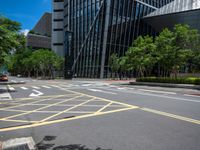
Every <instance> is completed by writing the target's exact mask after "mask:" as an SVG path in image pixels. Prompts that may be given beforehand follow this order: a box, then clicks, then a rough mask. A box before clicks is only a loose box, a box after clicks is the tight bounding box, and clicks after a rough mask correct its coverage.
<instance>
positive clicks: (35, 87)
mask: <svg viewBox="0 0 200 150" xmlns="http://www.w3.org/2000/svg"><path fill="white" fill-rule="evenodd" d="M32 88H34V89H37V90H39V89H41V88H40V87H37V86H32Z"/></svg>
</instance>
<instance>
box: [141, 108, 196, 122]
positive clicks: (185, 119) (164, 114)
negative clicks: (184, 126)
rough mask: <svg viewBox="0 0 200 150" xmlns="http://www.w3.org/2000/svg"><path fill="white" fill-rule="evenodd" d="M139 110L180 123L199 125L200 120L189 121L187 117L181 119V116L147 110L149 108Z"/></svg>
mask: <svg viewBox="0 0 200 150" xmlns="http://www.w3.org/2000/svg"><path fill="white" fill-rule="evenodd" d="M140 109H141V110H143V111H147V112H151V113H154V114H158V115H162V116H166V117H170V118H174V119H178V120H182V121H186V122H190V123H194V124H200V120H195V119H191V118H187V117H183V116H179V115H174V114H171V113H167V112H162V111H158V110H154V109H149V108H140Z"/></svg>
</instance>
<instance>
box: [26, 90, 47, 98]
mask: <svg viewBox="0 0 200 150" xmlns="http://www.w3.org/2000/svg"><path fill="white" fill-rule="evenodd" d="M33 91H34V92H36V93H31V94H30V95H29V96H30V97H37V96H41V95H43V94H44V93H42V92H40V91H37V90H33Z"/></svg>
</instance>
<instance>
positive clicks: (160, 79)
mask: <svg viewBox="0 0 200 150" xmlns="http://www.w3.org/2000/svg"><path fill="white" fill-rule="evenodd" d="M136 81H137V82H156V83H175V84H195V85H200V78H195V77H178V78H169V77H168V78H163V77H144V78H137V79H136Z"/></svg>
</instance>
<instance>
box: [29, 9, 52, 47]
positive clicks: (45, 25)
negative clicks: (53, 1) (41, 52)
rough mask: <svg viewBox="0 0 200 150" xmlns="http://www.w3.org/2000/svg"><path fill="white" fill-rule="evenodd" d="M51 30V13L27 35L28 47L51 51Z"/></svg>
mask: <svg viewBox="0 0 200 150" xmlns="http://www.w3.org/2000/svg"><path fill="white" fill-rule="evenodd" d="M51 30H52V19H51V13H44V15H43V16H42V17H41V18H40V20H39V21H38V22H37V24H36V25H35V27H34V28H33V29H32V30H31V31H30V32H29V33H28V34H27V37H26V46H27V47H31V48H33V49H40V48H46V49H51Z"/></svg>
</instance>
